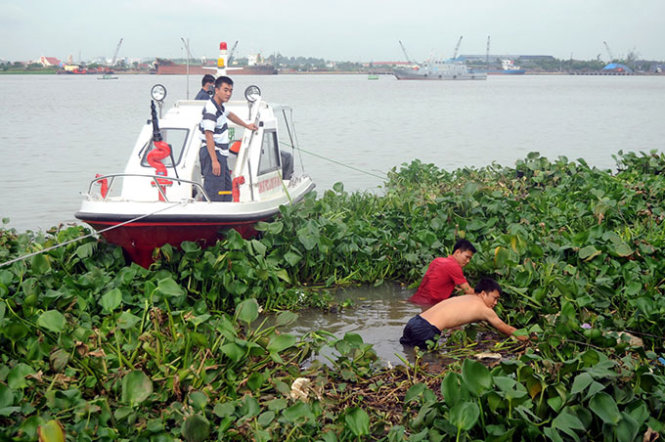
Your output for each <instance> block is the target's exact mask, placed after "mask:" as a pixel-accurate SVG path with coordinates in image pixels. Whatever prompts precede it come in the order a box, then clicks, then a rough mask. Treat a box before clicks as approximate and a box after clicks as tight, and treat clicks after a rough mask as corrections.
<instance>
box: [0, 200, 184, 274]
mask: <svg viewBox="0 0 665 442" xmlns="http://www.w3.org/2000/svg"><path fill="white" fill-rule="evenodd" d="M187 202H188V201H187V200H183V201H180V202H177V203H174V204H171V205H170V206H167V207H162V208H161V209H158V210H155V211H154V212H150V213H145V214H143V215H140V216H137V217H136V218H132V219H130V220H127V221H124V222H122V223H120V224H116V225H114V226H111V227H107V228H106V229H102V230H99V231H93V232H91V233H88V234H87V235H84V236H80V237H78V238H74V239H70V240H69V241H65V242H63V243H60V244H56V245H54V246H51V247H47V248H45V249H42V250H38V251H36V252H32V253H28V254H27V255H23V256H19V257H18V258H14V259H12V260H10V261H6V262H3V263H2V264H0V268H2V267H4V266H7V265H11V264H14V263H15V262H19V261H23V260H25V259H28V258H31V257H33V256H37V255H40V254H42V253H46V252H50V251H51V250H55V249H58V248H60V247H64V246H67V245H69V244H72V243H75V242H77V241H81V240H83V239H86V238H90V237H93V236H95V235H99V234H102V233H105V232H108V231H110V230H113V229H117V228H118V227H122V226H125V225H127V224H130V223H133V222H136V221H138V220H140V219H143V218H145V217H148V216H151V215H156V214H158V213H160V212H163V211H165V210H168V209H171V208H173V207H175V206H179V205H181V204H186V203H187Z"/></svg>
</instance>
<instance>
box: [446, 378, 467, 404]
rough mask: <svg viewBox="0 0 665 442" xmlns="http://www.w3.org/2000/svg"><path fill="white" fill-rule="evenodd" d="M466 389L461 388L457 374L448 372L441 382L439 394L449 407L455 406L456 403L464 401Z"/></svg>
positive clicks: (460, 381)
mask: <svg viewBox="0 0 665 442" xmlns="http://www.w3.org/2000/svg"><path fill="white" fill-rule="evenodd" d="M465 392H466V388H464V387H463V386H462V378H461V376H460V375H459V374H457V373H454V372H452V371H451V372H448V374H447V375H446V377H445V378H443V381H442V382H441V394H443V400H444V401H446V404H448V406H449V407H452V406H453V405H455V404H457V403H458V402H460V401H462V400H464V399H466V398H465V396H467V395H468V392H466V395H465V394H464V393H465Z"/></svg>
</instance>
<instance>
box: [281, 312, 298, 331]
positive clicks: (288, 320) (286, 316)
mask: <svg viewBox="0 0 665 442" xmlns="http://www.w3.org/2000/svg"><path fill="white" fill-rule="evenodd" d="M297 319H298V314H297V313H293V312H290V311H284V312H281V313H280V314H279V315H277V319H276V321H275V325H276V326H277V327H283V326H285V325H289V324H293V323H294V322H296V320H297Z"/></svg>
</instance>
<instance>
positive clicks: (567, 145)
mask: <svg viewBox="0 0 665 442" xmlns="http://www.w3.org/2000/svg"><path fill="white" fill-rule="evenodd" d="M235 81H236V85H235V97H236V98H238V99H240V98H242V96H243V94H242V92H243V90H244V89H245V87H246V86H248V85H250V84H256V85H258V86H259V87H260V88H261V89H262V91H263V96H264V98H265V99H266V100H268V101H272V102H276V103H280V104H289V105H291V106H292V107H293V108H294V119H295V124H296V129H297V135H298V140H299V142H300V146H301V147H302V148H303V149H306V150H307V151H310V152H314V153H316V154H317V155H320V156H322V157H325V158H327V159H330V160H333V161H337V162H342V163H345V164H349V165H351V166H353V167H355V168H356V169H360V170H355V169H349V168H345V167H342V166H340V165H339V164H337V163H335V162H331V161H329V160H327V159H324V158H320V157H318V156H312V155H309V154H306V153H303V155H302V160H303V163H304V166H305V170H306V171H307V173H309V175H311V176H312V178H313V179H314V181H315V182H316V184H317V188H318V190H319V191H322V190H325V189H329V188H331V187H332V185H333V184H334V183H335V182H338V181H341V182H343V183H344V185H345V188H346V189H347V190H351V191H355V190H362V191H365V190H367V191H378V192H380V191H381V184H382V182H383V181H382V179H381V176H385V173H386V172H387V171H389V170H390V169H391V168H393V167H395V166H399V165H401V164H402V163H405V162H410V161H412V160H414V159H420V160H421V161H423V162H427V163H434V164H436V165H438V166H439V167H442V168H445V169H447V170H453V169H456V168H459V167H465V166H473V167H481V166H485V165H488V164H491V163H493V162H496V163H498V164H502V165H508V166H512V165H514V163H515V161H516V160H518V159H523V158H524V157H525V156H526V155H527V153H529V152H531V151H538V152H540V153H541V154H543V155H545V156H547V157H549V158H551V159H555V158H557V157H559V156H561V155H563V156H567V157H568V158H569V159H571V160H572V159H577V158H584V159H585V160H586V161H587V163H589V164H590V165H593V166H597V167H600V168H613V167H614V165H615V161H614V160H613V158H612V155H613V154H616V153H617V152H618V151H619V150H621V149H623V150H624V151H630V150H633V151H649V150H652V149H657V150H659V151H661V152H662V151H663V150H665V142H664V141H663V140H664V139H665V125H664V124H663V123H662V118H663V115H665V100H663V97H665V76H660V77H656V76H644V77H642V76H626V77H611V76H589V77H585V76H530V75H524V76H490V77H489V78H488V80H487V81H467V82H454V81H397V80H395V79H394V78H392V77H388V76H382V77H381V78H380V79H379V80H373V81H368V79H367V77H366V76H363V75H278V76H238V77H236V78H235ZM154 83H162V84H164V85H165V86H166V88H167V89H168V96H167V98H166V106H167V107H168V106H170V105H171V104H172V103H173V102H174V100H176V99H181V98H186V95H187V88H188V79H187V77H185V76H151V75H125V76H119V78H118V79H117V80H103V81H100V80H98V79H97V77H96V76H67V75H64V76H56V75H48V76H38V75H4V76H0V155H1V158H2V160H3V165H4V167H5V169H4V171H3V173H1V174H0V217H1V218H9V219H10V223H9V227H14V228H16V229H17V230H19V231H24V230H40V229H41V230H45V229H48V228H49V227H51V226H55V225H58V224H60V223H69V222H75V219H74V212H76V210H77V209H78V206H79V202H80V192H84V191H87V186H88V183H89V180H90V179H91V178H93V177H94V175H95V173H113V172H121V171H122V170H123V169H124V165H125V161H126V157H127V155H128V154H129V153H130V151H131V149H132V147H133V144H134V141H135V138H136V136H137V135H138V131H139V129H140V127H141V125H142V124H144V123H145V121H146V120H147V119H148V118H149V104H150V88H151V86H152V85H153V84H154ZM199 84H200V83H199V78H198V77H190V78H189V97H193V96H194V95H195V94H196V92H197V91H198V89H199V86H198V85H199ZM296 162H297V163H299V160H297V161H296ZM411 292H412V291H409V290H405V289H402V288H401V287H399V286H394V285H391V284H384V285H383V286H381V287H378V288H361V289H354V290H352V291H349V292H342V293H338V296H339V297H348V298H350V299H353V306H351V307H349V308H346V309H344V310H343V311H342V312H341V313H317V314H316V315H312V314H306V315H302V316H301V319H300V320H299V321H298V324H297V325H296V326H294V328H293V329H292V330H290V331H292V332H294V333H297V334H302V333H305V332H307V331H310V330H316V329H324V330H328V331H331V332H334V333H335V334H336V335H338V336H339V337H342V336H343V335H344V333H347V332H354V333H359V334H360V335H361V336H363V339H364V340H365V341H366V342H369V343H372V344H374V348H375V350H376V351H377V353H378V354H379V356H380V357H381V358H382V359H383V360H385V361H390V362H393V363H398V362H399V357H398V355H400V356H402V357H404V355H405V354H404V352H403V351H402V350H403V349H402V347H401V345H400V344H399V342H398V340H399V337H400V335H401V330H402V327H403V325H404V323H406V321H407V320H408V318H410V317H411V316H413V315H414V314H416V313H418V312H419V308H418V307H416V306H414V305H410V304H408V303H405V302H404V300H405V299H406V298H407V297H408V296H409V295H410V293H411Z"/></svg>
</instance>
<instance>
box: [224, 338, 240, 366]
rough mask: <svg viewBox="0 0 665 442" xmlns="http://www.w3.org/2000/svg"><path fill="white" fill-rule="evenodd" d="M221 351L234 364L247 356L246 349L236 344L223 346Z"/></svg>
mask: <svg viewBox="0 0 665 442" xmlns="http://www.w3.org/2000/svg"><path fill="white" fill-rule="evenodd" d="M220 350H222V353H224V354H225V355H226V356H228V358H229V359H231V360H232V361H233V362H239V361H240V360H241V359H242V358H243V357H244V356H245V349H244V348H243V347H241V346H239V345H238V344H236V343H235V342H229V343H228V344H224V345H222V347H221V348H220Z"/></svg>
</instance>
